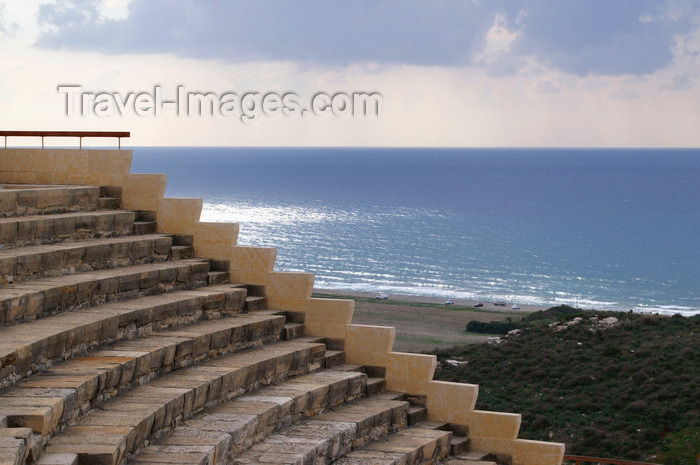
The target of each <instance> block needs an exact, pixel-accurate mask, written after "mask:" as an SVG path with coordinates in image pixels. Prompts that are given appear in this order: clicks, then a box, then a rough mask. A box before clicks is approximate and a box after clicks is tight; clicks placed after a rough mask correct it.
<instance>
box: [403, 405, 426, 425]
mask: <svg viewBox="0 0 700 465" xmlns="http://www.w3.org/2000/svg"><path fill="white" fill-rule="evenodd" d="M427 419H428V409H427V408H425V407H411V408H409V409H408V424H409V425H410V426H413V425H416V424H418V423H420V422H422V421H423V420H427Z"/></svg>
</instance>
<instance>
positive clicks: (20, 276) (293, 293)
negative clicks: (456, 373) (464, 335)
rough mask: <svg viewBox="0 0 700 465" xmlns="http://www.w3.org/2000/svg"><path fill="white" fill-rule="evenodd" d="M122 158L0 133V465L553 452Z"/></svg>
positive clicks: (501, 460)
mask: <svg viewBox="0 0 700 465" xmlns="http://www.w3.org/2000/svg"><path fill="white" fill-rule="evenodd" d="M130 160H131V152H129V151H97V150H45V151H44V150H42V151H39V150H21V149H5V150H2V149H0V183H1V182H13V183H25V185H24V186H22V185H19V184H14V185H5V186H4V187H2V186H1V185H0V207H1V208H0V276H1V278H2V284H1V285H0V465H5V464H8V465H9V464H12V465H23V464H30V463H38V464H44V465H69V464H70V465H73V464H105V465H107V464H109V465H117V464H119V465H122V464H127V463H135V464H151V463H152V464H188V463H192V464H207V465H219V464H237V465H243V464H246V465H248V464H250V465H257V464H288V463H294V464H297V463H298V464H314V465H316V464H321V463H324V464H330V463H337V464H342V465H346V464H347V465H350V464H358V465H360V464H362V465H369V464H390V463H391V464H402V465H403V464H405V465H413V464H427V463H431V464H432V463H446V464H447V463H452V464H454V465H471V464H473V463H479V464H484V465H491V464H493V463H498V464H499V465H503V464H508V463H514V464H516V465H550V464H552V465H554V464H556V463H561V457H562V455H563V446H561V445H552V444H548V443H538V442H535V441H524V440H520V439H517V433H518V428H519V425H520V416H519V415H514V414H502V413H497V412H482V411H478V410H475V408H474V407H475V402H476V396H477V394H478V387H477V386H473V385H466V384H455V383H443V382H438V381H433V380H432V375H433V371H434V369H435V358H434V357H432V356H426V355H415V354H401V353H396V352H393V351H392V346H393V340H394V337H395V330H394V329H393V328H384V327H372V326H363V325H353V324H351V321H352V312H353V308H354V307H353V305H354V302H352V301H344V300H326V299H314V298H311V289H312V287H313V275H310V274H308V273H285V272H278V271H274V262H275V258H276V252H275V250H274V249H271V248H262V247H244V246H239V245H236V238H237V232H238V226H237V225H231V224H220V223H202V222H200V221H199V214H200V211H201V207H202V203H201V201H200V200H195V199H169V198H165V197H164V196H163V194H164V191H165V178H164V176H162V175H147V174H132V173H129V164H130ZM47 167H49V168H47ZM40 183H46V184H51V185H52V186H46V185H42V184H40ZM27 184H30V185H27ZM68 184H87V185H88V186H71V185H68ZM122 208H124V209H122ZM194 257H196V258H194ZM235 283H243V284H235ZM480 450H483V451H485V452H479V451H480Z"/></svg>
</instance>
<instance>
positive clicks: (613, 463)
mask: <svg viewBox="0 0 700 465" xmlns="http://www.w3.org/2000/svg"><path fill="white" fill-rule="evenodd" d="M564 461H565V462H566V461H568V462H574V463H575V464H576V465H581V464H582V463H605V464H610V465H660V464H658V463H650V462H632V461H629V460H618V459H601V458H600V457H586V456H583V455H565V456H564Z"/></svg>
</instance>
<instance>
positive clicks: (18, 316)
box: [0, 260, 209, 325]
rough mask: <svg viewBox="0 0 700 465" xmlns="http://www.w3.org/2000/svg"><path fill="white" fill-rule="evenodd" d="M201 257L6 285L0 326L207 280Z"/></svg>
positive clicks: (0, 291)
mask: <svg viewBox="0 0 700 465" xmlns="http://www.w3.org/2000/svg"><path fill="white" fill-rule="evenodd" d="M208 270H209V264H208V263H207V262H206V261H204V260H178V261H173V262H157V263H149V264H145V265H137V266H130V267H124V268H112V269H107V270H99V271H92V272H86V273H78V274H73V275H62V276H54V277H50V278H41V279H35V280H31V281H27V282H23V283H17V284H8V285H6V286H3V287H2V288H0V325H8V324H16V323H21V322H25V321H31V320H35V319H36V318H43V317H46V316H49V315H53V314H56V313H61V312H65V311H69V310H73V309H76V308H82V307H86V306H91V305H97V304H101V303H105V302H111V301H116V300H125V299H129V298H134V297H137V296H143V295H150V294H156V293H161V292H166V291H171V290H176V289H188V288H189V289H191V288H195V287H202V286H205V285H206V284H207V272H208Z"/></svg>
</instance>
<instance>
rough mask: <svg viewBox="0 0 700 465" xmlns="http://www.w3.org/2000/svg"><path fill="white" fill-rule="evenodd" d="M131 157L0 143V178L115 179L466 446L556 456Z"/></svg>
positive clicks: (161, 226) (531, 457) (516, 419)
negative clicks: (135, 168)
mask: <svg viewBox="0 0 700 465" xmlns="http://www.w3.org/2000/svg"><path fill="white" fill-rule="evenodd" d="M131 160H132V151H131V150H92V149H90V150H74V149H0V182H4V183H34V184H84V185H100V186H101V185H119V186H122V205H123V207H124V208H127V209H134V210H153V211H156V213H157V222H158V231H159V232H163V233H175V234H191V235H193V236H194V247H195V254H196V255H197V256H204V257H211V258H216V259H222V260H228V261H229V263H230V265H229V272H230V276H231V280H232V281H234V282H245V283H251V284H260V285H263V286H265V292H266V295H267V297H268V302H269V306H270V308H273V309H280V310H294V311H300V312H305V313H306V318H305V328H306V329H305V330H306V333H307V334H308V335H312V336H320V337H327V338H332V339H344V340H345V354H346V361H348V362H350V363H358V364H365V365H372V366H378V367H382V368H385V369H386V383H387V388H388V389H390V390H398V391H405V392H407V393H410V394H413V395H422V396H425V397H426V403H427V407H428V415H429V418H430V419H431V420H438V421H444V422H449V423H452V424H457V425H462V426H466V427H468V428H469V433H470V437H471V444H472V448H474V449H478V450H487V451H491V452H497V453H505V454H509V455H512V456H513V460H514V463H515V464H516V465H558V464H561V462H562V459H563V456H564V445H563V444H556V443H547V442H538V441H529V440H522V439H517V436H518V430H519V428H520V421H521V417H520V415H519V414H512V413H499V412H485V411H479V410H475V408H474V407H475V405H476V399H477V396H478V386H475V385H470V384H459V383H446V382H441V381H434V380H433V374H434V372H435V366H436V359H435V357H434V356H431V355H419V354H407V353H399V352H393V350H392V349H393V345H394V339H395V337H396V330H395V328H391V327H379V326H367V325H353V324H351V322H352V314H353V310H354V302H353V301H351V300H335V299H312V298H311V292H312V289H313V284H314V276H313V274H311V273H291V272H279V271H275V270H274V265H275V260H276V256H277V251H276V249H274V248H268V247H247V246H238V245H236V242H237V240H238V225H237V224H230V223H204V222H201V221H200V220H199V219H200V214H201V211H202V200H201V199H176V198H166V197H164V195H165V185H166V181H167V179H166V176H165V175H164V174H138V173H130V167H131Z"/></svg>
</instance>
